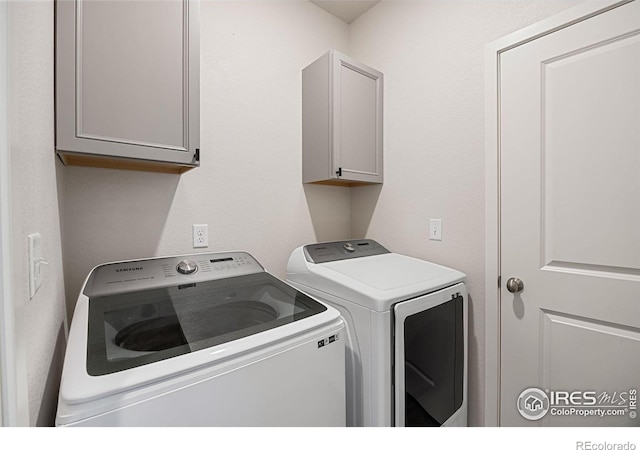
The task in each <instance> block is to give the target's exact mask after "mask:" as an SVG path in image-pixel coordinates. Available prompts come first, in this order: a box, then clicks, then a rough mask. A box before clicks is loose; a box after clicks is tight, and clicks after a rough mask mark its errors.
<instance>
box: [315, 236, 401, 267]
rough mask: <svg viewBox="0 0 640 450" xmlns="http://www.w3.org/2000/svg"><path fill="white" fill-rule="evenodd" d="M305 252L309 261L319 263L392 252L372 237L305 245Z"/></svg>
mask: <svg viewBox="0 0 640 450" xmlns="http://www.w3.org/2000/svg"><path fill="white" fill-rule="evenodd" d="M304 253H305V257H306V258H307V261H309V262H312V263H316V264H319V263H325V262H331V261H340V260H343V259H352V258H361V257H363V256H374V255H382V254H383V253H391V252H390V251H389V250H387V249H386V248H384V247H383V246H382V245H380V244H378V243H377V242H376V241H373V240H371V239H357V240H352V241H336V242H323V243H321V244H311V245H305V247H304Z"/></svg>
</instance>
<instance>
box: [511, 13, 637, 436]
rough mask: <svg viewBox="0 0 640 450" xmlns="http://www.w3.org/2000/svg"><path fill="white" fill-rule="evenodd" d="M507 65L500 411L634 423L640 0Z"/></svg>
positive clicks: (549, 37)
mask: <svg viewBox="0 0 640 450" xmlns="http://www.w3.org/2000/svg"><path fill="white" fill-rule="evenodd" d="M499 71H500V102H499V107H500V119H499V120H500V135H499V138H500V161H501V162H500V164H501V169H500V180H501V181H500V182H501V185H500V198H501V200H500V208H501V209H500V227H501V234H500V240H501V250H500V260H501V270H500V274H501V278H502V283H501V291H500V297H501V319H500V320H501V355H500V358H501V359H500V370H501V375H500V377H501V378H500V380H501V381H500V424H501V425H507V426H527V425H553V426H633V425H635V426H640V419H638V418H637V414H638V412H637V408H638V407H637V400H635V403H634V396H635V395H637V391H638V390H639V389H640V2H639V1H633V2H630V3H627V4H625V5H622V6H619V7H617V8H614V9H612V10H610V11H607V12H604V13H602V14H599V15H596V16H594V17H591V18H589V19H587V20H583V21H580V22H577V23H573V24H571V25H570V26H566V27H564V28H561V29H559V30H557V31H555V32H552V33H550V34H546V35H544V36H542V37H539V38H537V39H534V40H532V41H530V42H528V43H526V44H524V45H520V46H517V47H515V48H513V49H511V50H508V51H505V52H503V53H502V54H501V55H500V59H499ZM511 277H517V278H520V279H521V280H522V282H523V285H524V288H523V289H522V290H521V291H520V292H516V293H513V292H510V291H509V290H508V289H507V280H508V279H509V278H511ZM516 285H517V283H513V285H512V288H515V289H513V290H517V286H516ZM528 388H537V389H538V390H532V391H528V392H527V393H525V394H524V395H522V393H523V391H525V390H526V389H528ZM572 408H573V409H572ZM593 411H595V412H593ZM599 411H602V412H599ZM590 414H596V415H590ZM600 414H603V416H600Z"/></svg>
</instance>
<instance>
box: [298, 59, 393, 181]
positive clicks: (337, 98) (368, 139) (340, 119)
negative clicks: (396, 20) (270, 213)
mask: <svg viewBox="0 0 640 450" xmlns="http://www.w3.org/2000/svg"><path fill="white" fill-rule="evenodd" d="M382 83H383V76H382V73H380V72H378V71H377V70H375V69H372V68H371V67H368V66H365V65H364V64H362V63H360V62H358V61H355V60H354V59H352V58H349V57H348V56H346V55H343V54H342V53H340V52H337V51H335V50H331V51H330V52H329V53H327V54H325V55H324V56H322V57H321V58H319V59H318V60H316V61H315V62H313V63H312V64H310V65H309V66H307V67H306V68H304V69H303V71H302V181H303V182H304V183H319V184H332V185H341V186H357V185H362V184H372V183H382V90H383V85H382Z"/></svg>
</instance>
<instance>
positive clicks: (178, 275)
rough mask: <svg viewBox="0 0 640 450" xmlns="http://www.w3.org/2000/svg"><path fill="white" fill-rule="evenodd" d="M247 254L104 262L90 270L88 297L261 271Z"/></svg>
mask: <svg viewBox="0 0 640 450" xmlns="http://www.w3.org/2000/svg"><path fill="white" fill-rule="evenodd" d="M264 271H265V270H264V268H263V267H262V266H261V265H260V263H259V262H258V261H257V260H256V259H255V258H254V257H253V256H251V255H250V254H249V253H245V252H226V253H199V254H195V255H183V256H171V257H166V258H155V259H145V260H135V261H123V262H117V263H111V264H104V265H101V266H98V267H96V268H95V269H93V270H92V271H91V274H90V275H89V279H88V280H87V284H86V287H85V289H84V291H83V294H84V295H86V296H87V297H95V296H102V295H111V294H118V293H123V292H129V291H140V290H145V289H153V288H158V287H167V286H176V285H178V286H179V285H183V284H189V283H198V282H203V281H210V280H217V279H221V278H229V277H236V276H241V275H249V274H252V273H259V272H264Z"/></svg>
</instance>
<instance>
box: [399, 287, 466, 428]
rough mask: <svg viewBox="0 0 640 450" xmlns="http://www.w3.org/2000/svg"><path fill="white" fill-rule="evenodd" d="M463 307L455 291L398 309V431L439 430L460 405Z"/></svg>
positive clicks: (462, 366) (417, 299)
mask: <svg viewBox="0 0 640 450" xmlns="http://www.w3.org/2000/svg"><path fill="white" fill-rule="evenodd" d="M463 302H464V297H463V296H462V295H461V294H459V293H457V292H456V290H455V286H454V287H453V288H451V289H446V290H444V291H440V292H435V293H433V294H430V295H427V296H424V297H420V298H416V299H413V300H409V301H406V302H402V303H398V304H397V305H396V306H395V307H394V316H395V327H396V328H395V339H396V342H395V396H396V399H395V400H396V401H395V408H396V411H395V420H396V426H419V427H424V426H435V427H439V426H441V425H442V424H444V423H445V422H446V421H447V419H448V418H449V417H451V416H452V415H453V414H454V413H455V412H456V411H457V410H458V409H459V408H460V407H461V406H462V401H463V383H464V353H465V352H464V320H463V319H464V316H463V314H464V303H463Z"/></svg>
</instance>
